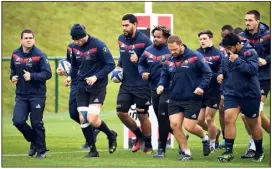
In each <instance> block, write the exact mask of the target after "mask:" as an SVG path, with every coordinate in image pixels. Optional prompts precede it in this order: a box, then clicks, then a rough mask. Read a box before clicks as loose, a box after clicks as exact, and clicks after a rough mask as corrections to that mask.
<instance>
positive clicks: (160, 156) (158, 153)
mask: <svg viewBox="0 0 272 169" xmlns="http://www.w3.org/2000/svg"><path fill="white" fill-rule="evenodd" d="M153 157H154V158H164V157H165V155H164V151H163V149H162V148H159V149H158V152H157V154H155V155H154V156H153Z"/></svg>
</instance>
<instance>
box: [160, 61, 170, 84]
mask: <svg viewBox="0 0 272 169" xmlns="http://www.w3.org/2000/svg"><path fill="white" fill-rule="evenodd" d="M168 62H169V61H166V62H164V64H163V68H162V71H161V77H160V81H159V83H158V86H160V85H162V86H164V87H165V86H168V84H169V81H170V74H169V71H168V64H167V63H168Z"/></svg>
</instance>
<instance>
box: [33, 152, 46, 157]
mask: <svg viewBox="0 0 272 169" xmlns="http://www.w3.org/2000/svg"><path fill="white" fill-rule="evenodd" d="M35 158H46V151H45V152H42V153H37V155H36V156H35Z"/></svg>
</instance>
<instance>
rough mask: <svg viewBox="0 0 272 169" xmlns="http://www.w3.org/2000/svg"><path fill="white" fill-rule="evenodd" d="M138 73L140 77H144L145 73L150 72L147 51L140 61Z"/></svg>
mask: <svg viewBox="0 0 272 169" xmlns="http://www.w3.org/2000/svg"><path fill="white" fill-rule="evenodd" d="M138 71H139V74H140V75H142V74H143V73H144V72H148V64H147V56H146V51H144V52H143V54H142V56H141V57H140V59H139V62H138Z"/></svg>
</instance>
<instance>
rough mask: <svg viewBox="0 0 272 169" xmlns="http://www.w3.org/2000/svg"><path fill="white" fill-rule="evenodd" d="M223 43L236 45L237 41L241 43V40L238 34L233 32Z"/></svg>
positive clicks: (224, 44)
mask: <svg viewBox="0 0 272 169" xmlns="http://www.w3.org/2000/svg"><path fill="white" fill-rule="evenodd" d="M222 43H223V46H235V45H236V44H237V43H241V41H240V38H239V36H238V35H236V34H235V33H233V32H231V33H229V34H227V35H226V36H225V37H224V38H223V40H222Z"/></svg>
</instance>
